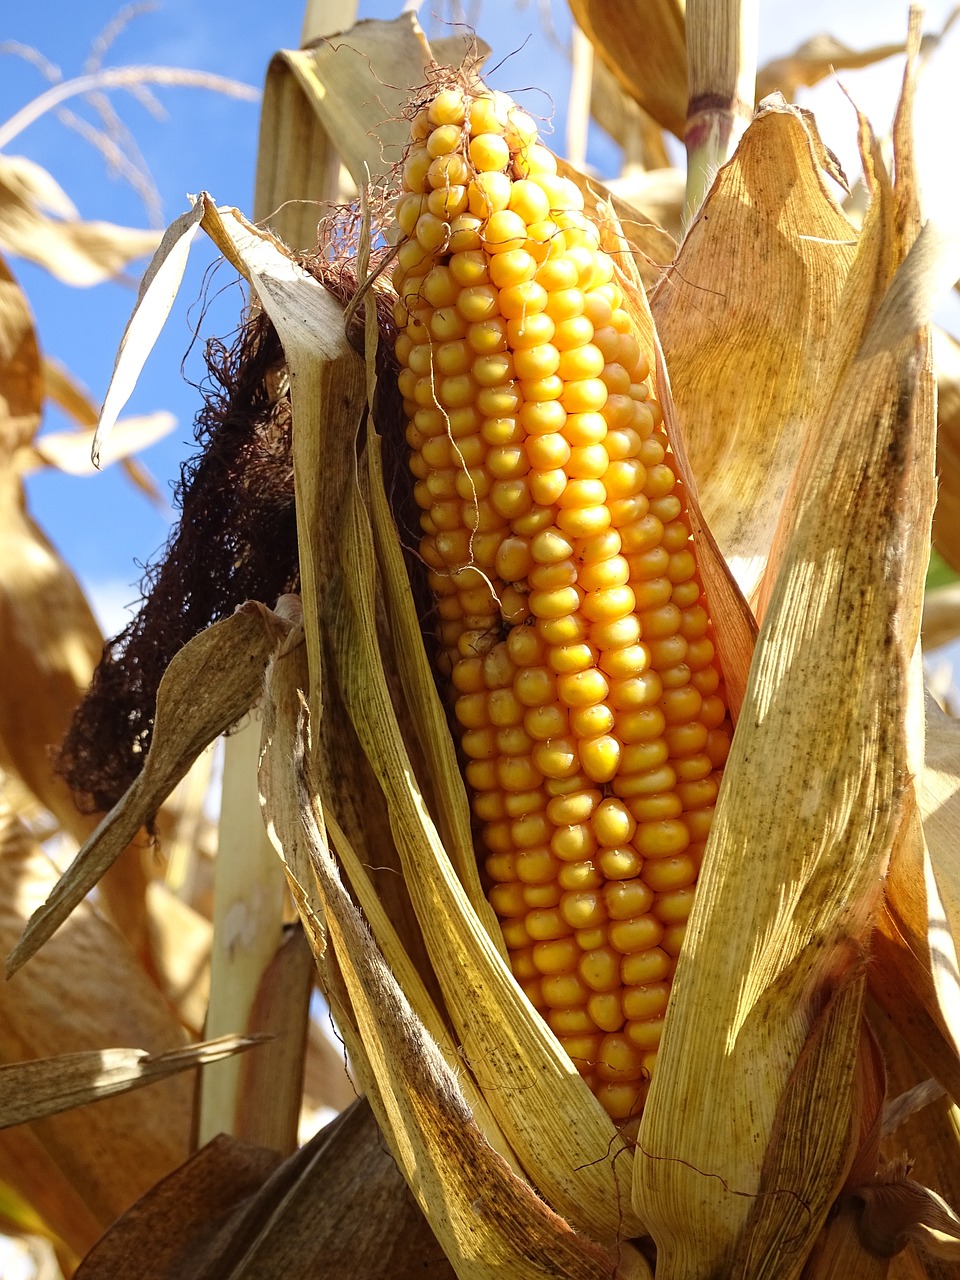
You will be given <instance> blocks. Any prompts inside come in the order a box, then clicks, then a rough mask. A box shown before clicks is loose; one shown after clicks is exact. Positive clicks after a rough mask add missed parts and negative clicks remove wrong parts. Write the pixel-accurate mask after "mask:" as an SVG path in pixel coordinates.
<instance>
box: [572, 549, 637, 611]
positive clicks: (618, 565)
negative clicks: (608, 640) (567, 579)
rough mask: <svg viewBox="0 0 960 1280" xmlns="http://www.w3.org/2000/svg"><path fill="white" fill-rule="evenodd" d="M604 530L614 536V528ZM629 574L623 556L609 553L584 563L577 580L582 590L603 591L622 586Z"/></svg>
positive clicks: (628, 567)
mask: <svg viewBox="0 0 960 1280" xmlns="http://www.w3.org/2000/svg"><path fill="white" fill-rule="evenodd" d="M606 532H607V533H608V534H613V535H614V537H615V536H616V530H615V529H608V530H606ZM629 576H630V566H629V565H628V564H627V562H626V560H625V559H624V557H623V556H618V555H611V556H610V558H609V559H607V560H596V561H592V562H588V563H586V564H584V565H583V566H582V568H581V570H580V575H579V577H578V579H577V581H578V583H579V585H580V586H581V587H582V588H583V590H584V591H603V590H605V589H607V588H610V587H621V586H623V585H624V584H625V583H626V582H627V580H628V578H629ZM631 607H632V606H631ZM607 620H608V621H609V619H607ZM592 621H597V619H592Z"/></svg>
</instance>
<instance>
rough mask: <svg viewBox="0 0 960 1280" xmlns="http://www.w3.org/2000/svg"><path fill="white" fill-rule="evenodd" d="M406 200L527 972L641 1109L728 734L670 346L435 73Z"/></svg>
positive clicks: (423, 474)
mask: <svg viewBox="0 0 960 1280" xmlns="http://www.w3.org/2000/svg"><path fill="white" fill-rule="evenodd" d="M413 139H414V141H413V145H412V147H411V149H410V151H409V153H408V156H407V159H406V163H405V166H404V194H403V195H402V196H401V197H400V199H399V201H398V204H397V223H398V225H399V228H400V232H401V234H402V237H403V239H402V243H401V244H400V246H399V249H398V253H397V262H396V266H395V269H394V284H395V287H396V290H397V293H398V296H399V299H400V301H399V303H398V305H397V310H396V319H397V324H398V328H399V336H398V339H397V347H396V350H397V356H398V359H399V362H400V364H401V374H400V389H401V392H402V394H403V397H404V404H405V409H406V413H407V419H408V424H409V425H408V431H407V439H408V443H409V444H410V447H411V449H412V457H411V462H410V465H411V470H412V471H413V474H414V476H415V478H416V485H415V490H414V492H415V497H416V500H417V503H418V505H419V507H420V508H421V511H422V513H423V514H422V515H421V519H420V523H421V528H422V531H423V538H422V540H421V543H420V554H421V557H422V559H423V560H424V561H425V563H426V565H427V567H428V577H429V583H430V586H431V588H432V590H433V592H434V597H435V600H436V612H437V623H438V625H437V638H438V644H439V651H440V655H439V666H440V670H441V672H442V674H443V675H444V676H447V677H449V680H450V683H451V685H452V690H451V697H452V699H453V710H454V714H455V717H456V720H457V722H458V724H459V726H460V745H461V748H462V751H463V755H464V757H465V759H466V776H467V781H468V783H469V785H470V789H471V793H472V797H473V813H474V817H475V819H476V822H477V825H478V828H479V832H480V836H481V840H482V845H483V849H484V855H485V864H484V866H485V871H486V874H487V877H488V879H489V884H490V889H489V896H490V901H491V903H492V905H493V907H494V909H495V910H496V912H497V915H498V917H499V918H500V921H501V927H502V930H503V934H504V939H505V942H506V944H507V948H508V951H509V955H510V961H511V966H512V969H513V972H514V975H515V977H516V978H517V981H518V982H519V983H520V984H521V986H522V987H523V989H524V991H525V993H526V995H527V997H528V998H529V1000H530V1002H531V1004H532V1005H533V1006H534V1007H535V1008H536V1009H537V1010H538V1011H539V1012H540V1013H541V1014H542V1015H543V1017H544V1018H545V1019H546V1021H547V1022H548V1024H549V1025H550V1027H551V1028H552V1030H553V1031H554V1033H555V1034H556V1035H557V1037H558V1038H559V1040H560V1042H561V1044H562V1045H563V1046H564V1048H565V1049H566V1051H567V1052H568V1053H569V1055H570V1057H571V1058H572V1059H573V1061H574V1063H575V1064H576V1066H577V1068H578V1069H579V1070H580V1072H581V1074H582V1075H583V1076H584V1078H585V1079H586V1080H587V1082H588V1083H589V1084H590V1086H591V1088H592V1089H593V1091H594V1092H595V1094H596V1095H597V1097H598V1098H599V1099H600V1101H601V1102H602V1103H603V1105H604V1106H605V1107H606V1109H607V1110H608V1111H609V1113H610V1114H611V1115H612V1116H613V1117H614V1118H615V1119H625V1118H627V1117H629V1116H630V1115H632V1114H635V1113H636V1112H637V1111H638V1109H639V1108H640V1106H642V1103H643V1099H644V1097H645V1093H646V1087H647V1082H648V1080H649V1078H650V1072H651V1070H652V1068H653V1065H654V1062H655V1060H656V1054H657V1046H658V1044H659V1040H660V1034H661V1030H662V1026H663V1019H664V1014H665V1012H666V1007H667V1001H668V998H669V992H670V981H671V978H672V975H673V970H674V966H675V962H676V957H677V955H678V953H679V949H680V944H681V942H682V938H683V933H684V928H685V923H686V919H687V915H688V913H689V910H690V905H691V901H692V894H693V890H694V885H695V881H696V878H697V873H698V869H699V865H700V860H701V858H702V854H703V850H704V844H705V841H706V837H707V833H708V830H709V826H710V820H711V816H712V813H713V807H714V802H715V800H716V796H717V790H718V784H719V778H720V770H721V769H722V766H723V763H724V760H725V759H726V753H727V750H728V747H729V733H730V723H729V718H728V715H727V710H726V701H725V697H724V688H723V679H722V674H721V672H720V669H719V665H718V662H717V657H716V653H715V649H714V643H713V639H712V632H711V625H710V620H709V617H708V614H707V610H706V604H705V599H704V596H703V590H702V586H701V582H700V578H699V575H698V572H697V565H696V558H695V554H694V549H693V547H692V544H691V539H690V529H689V523H688V520H687V516H686V505H685V499H684V493H683V490H682V485H681V484H680V482H679V481H678V478H677V474H676V468H675V466H674V465H673V459H672V456H671V453H670V449H669V444H668V442H667V438H666V435H665V432H664V429H663V426H662V422H661V415H660V412H659V406H658V405H657V402H656V400H655V399H653V398H652V395H651V388H650V383H649V373H650V366H649V362H648V359H647V357H646V355H645V353H644V352H642V351H641V349H640V345H639V343H638V341H637V335H636V333H635V331H634V329H633V326H632V323H631V320H630V318H629V316H628V314H627V311H626V310H625V309H624V308H623V307H622V305H621V304H622V302H623V297H622V294H621V291H620V288H619V287H618V285H617V283H616V278H615V269H614V264H613V261H612V259H611V258H610V257H609V256H608V255H607V254H606V253H604V252H602V251H601V250H600V249H599V235H598V232H597V230H596V228H595V227H594V226H593V225H592V224H591V223H590V222H589V221H588V220H587V218H586V217H585V215H584V213H583V199H582V197H581V195H580V192H579V190H578V189H577V187H576V186H575V184H574V183H572V182H570V181H569V180H568V179H565V178H561V177H558V176H557V173H556V164H555V161H554V159H553V157H552V155H551V154H550V153H549V152H548V151H547V150H546V149H545V148H544V147H542V146H541V145H540V144H539V141H538V139H537V130H536V126H535V125H534V123H533V121H532V120H531V119H530V117H529V116H528V115H526V113H524V112H522V111H520V110H519V109H518V108H517V107H516V106H514V105H513V104H512V103H511V102H510V101H509V99H506V98H505V97H504V96H503V95H500V94H496V93H490V92H489V91H486V90H484V89H482V87H478V88H477V91H476V92H470V91H467V90H465V89H464V88H462V87H460V86H451V87H448V88H445V89H442V90H440V91H439V92H438V93H436V94H435V96H434V97H433V98H432V99H431V100H430V101H429V102H428V103H427V104H426V105H425V106H423V107H422V108H421V110H420V111H419V114H418V115H417V116H416V118H415V120H414V122H413Z"/></svg>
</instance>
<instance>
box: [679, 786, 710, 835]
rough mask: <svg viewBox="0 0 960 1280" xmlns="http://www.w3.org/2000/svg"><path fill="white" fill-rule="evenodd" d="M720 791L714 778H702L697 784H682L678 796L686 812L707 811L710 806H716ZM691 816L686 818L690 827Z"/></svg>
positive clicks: (688, 814)
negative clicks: (694, 810)
mask: <svg viewBox="0 0 960 1280" xmlns="http://www.w3.org/2000/svg"><path fill="white" fill-rule="evenodd" d="M718 791H719V787H718V785H717V782H716V779H714V778H700V779H699V780H698V781H696V782H681V783H678V785H677V795H678V796H679V798H680V800H681V803H682V804H683V807H684V810H693V809H705V808H707V806H708V805H712V804H715V803H716V800H717V792H718ZM691 816H692V815H691V814H690V813H687V814H686V817H685V821H687V826H688V827H689V825H690V823H689V818H690V817H691Z"/></svg>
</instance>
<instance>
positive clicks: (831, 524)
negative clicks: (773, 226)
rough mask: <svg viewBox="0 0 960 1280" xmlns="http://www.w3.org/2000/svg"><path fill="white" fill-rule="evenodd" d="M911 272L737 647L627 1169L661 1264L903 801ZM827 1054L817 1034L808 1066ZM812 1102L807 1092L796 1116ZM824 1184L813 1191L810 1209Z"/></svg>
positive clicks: (928, 503)
mask: <svg viewBox="0 0 960 1280" xmlns="http://www.w3.org/2000/svg"><path fill="white" fill-rule="evenodd" d="M926 285H927V264H926V262H925V255H924V253H923V251H922V249H921V250H920V251H919V252H916V253H911V254H910V255H909V256H908V258H907V260H906V262H905V263H904V265H903V267H902V268H901V273H900V274H899V275H898V277H895V280H894V285H893V287H892V288H891V290H890V293H889V295H888V297H887V299H886V300H885V302H884V303H883V304H882V305H881V307H880V310H879V312H878V313H877V316H876V320H875V322H874V325H873V326H872V328H871V330H870V332H869V333H868V335H867V337H866V339H865V341H864V343H863V345H862V347H861V350H860V352H859V354H858V356H857V358H856V359H855V360H854V361H853V363H852V365H851V366H850V368H849V369H848V371H847V373H846V375H845V377H844V379H843V381H842V383H841V386H840V388H839V391H838V394H837V396H836V398H835V400H834V401H833V403H831V404H830V405H829V406H820V412H821V413H823V414H826V415H828V417H827V418H825V420H828V421H829V431H827V430H821V431H820V432H819V440H820V442H821V448H820V450H819V452H818V453H817V454H815V455H813V454H811V455H810V456H809V457H808V459H807V461H808V464H809V469H808V470H807V471H806V473H805V484H804V486H803V489H802V499H801V501H800V502H799V503H798V504H797V507H798V510H797V522H796V524H795V526H794V528H793V531H792V533H791V535H790V537H789V540H788V541H787V543H786V550H785V552H784V556H783V559H782V561H781V564H780V571H779V574H778V577H777V580H776V585H775V587H774V593H773V599H772V602H771V604H770V608H769V610H768V612H767V614H766V617H765V620H764V623H763V625H762V627H761V630H760V635H759V638H758V641H757V649H756V653H755V657H754V663H753V666H752V668H751V676H750V682H749V684H748V689H747V696H746V698H745V700H744V704H743V709H742V712H741V716H740V720H739V722H738V727H737V733H736V734H735V735H734V742H733V748H732V750H731V754H730V758H729V761H728V763H727V767H726V770H725V773H724V781H723V784H722V787H721V792H720V797H719V801H718V804H717V811H716V816H715V820H714V825H713V829H712V831H711V835H710V840H709V842H708V846H707V852H706V856H705V859H704V865H703V871H702V874H701V878H700V881H699V884H698V891H697V897H696V900H695V902H694V906H693V910H692V912H691V916H690V921H689V925H688V932H687V940H686V944H685V948H684V950H683V952H682V953H681V956H680V960H679V963H678V968H677V975H676V979H675V984H674V988H673V994H672V997H671V1004H670V1010H669V1013H668V1017H667V1023H666V1028H665V1033H664V1039H663V1043H662V1046H661V1049H660V1054H659V1058H658V1069H657V1072H656V1074H655V1075H654V1079H653V1083H652V1089H651V1094H650V1099H649V1101H648V1103H647V1109H646V1111H645V1113H644V1117H643V1121H642V1123H641V1128H640V1138H639V1144H640V1145H639V1147H638V1152H637V1156H636V1160H635V1165H634V1170H635V1175H636V1182H635V1195H636V1197H637V1205H638V1210H639V1211H640V1212H641V1213H642V1214H643V1216H644V1218H645V1220H647V1221H648V1223H649V1225H650V1227H651V1231H652V1233H653V1235H654V1238H655V1239H656V1241H657V1245H658V1251H659V1253H658V1270H659V1269H660V1268H661V1267H662V1268H663V1275H664V1276H665V1277H668V1278H669V1277H673V1276H680V1275H684V1276H689V1275H694V1274H707V1273H709V1271H710V1270H711V1269H712V1268H713V1269H715V1268H721V1267H723V1266H724V1265H725V1264H726V1262H727V1260H728V1259H729V1258H730V1256H731V1251H732V1250H733V1248H734V1247H735V1244H736V1241H737V1238H738V1236H739V1235H740V1232H741V1230H742V1227H743V1224H744V1221H745V1219H746V1216H747V1213H748V1212H749V1207H750V1193H751V1192H753V1191H755V1190H756V1189H757V1187H758V1185H759V1178H760V1169H761V1163H760V1158H761V1157H762V1153H763V1151H764V1150H765V1149H766V1148H767V1145H768V1142H769V1140H770V1135H771V1132H772V1127H773V1124H774V1119H775V1115H776V1110H777V1106H778V1104H779V1100H780V1098H781V1096H782V1094H783V1090H784V1087H785V1085H786V1082H787V1079H788V1078H789V1075H790V1072H791V1071H792V1070H793V1068H794V1065H795V1063H796V1062H797V1060H798V1058H799V1056H800V1053H801V1052H802V1049H803V1045H804V1043H805V1040H806V1037H807V1034H808V1031H809V1028H810V1025H811V1022H812V1019H813V1017H814V1016H815V1014H816V1011H817V1008H818V1005H819V1002H820V1001H821V1000H822V999H823V996H824V995H825V994H826V993H827V992H828V991H829V990H830V988H831V986H832V985H833V984H835V983H836V982H837V981H838V980H839V979H840V978H842V976H843V975H844V974H845V973H846V972H847V971H848V970H849V969H850V968H851V966H852V965H854V964H855V963H856V962H857V961H858V959H859V958H860V957H861V956H862V955H863V952H864V949H865V947H866V944H867V939H868V937H869V934H870V931H871V929H872V926H873V924H874V922H875V919H876V916H877V913H878V910H879V908H880V905H881V904H880V895H879V890H880V886H881V885H882V877H883V874H884V871H885V870H886V867H887V862H888V859H889V856H890V849H891V847H892V845H893V842H894V838H895V836H896V833H897V831H898V828H899V826H900V824H901V822H902V821H903V819H904V817H905V816H906V814H907V813H908V811H909V801H910V799H911V793H910V791H909V778H910V774H911V771H912V769H913V768H915V767H916V764H917V762H916V758H915V757H916V754H917V752H916V729H917V724H916V719H915V717H916V715H917V713H918V697H919V694H920V690H919V688H918V676H919V672H918V670H917V668H916V667H915V666H914V662H913V659H914V652H915V646H916V642H917V637H918V633H919V611H920V609H919V606H920V598H921V595H922V587H923V579H924V572H925V569H926V562H927V557H928V543H927V538H926V531H927V530H928V529H929V521H930V517H931V514H932V509H933V499H934V466H933V422H932V414H930V413H928V412H925V410H926V408H927V407H928V402H927V400H926V398H925V396H924V394H923V387H924V379H925V377H926V376H927V373H928V366H927V363H926V360H925V343H924V340H923V334H922V333H918V332H917V331H916V329H915V321H916V315H915V313H914V311H913V309H912V307H911V306H907V307H903V306H901V301H900V300H901V294H902V290H903V289H904V288H906V289H907V290H908V291H910V290H911V289H913V290H915V291H916V293H917V294H920V295H923V294H924V293H925V292H926ZM920 714H922V712H921V713H920ZM704 957H709V962H708V963H707V962H705V960H704ZM729 974H737V975H739V978H738V980H737V981H736V982H735V983H731V982H730V981H729V978H728V976H727V975H729ZM856 1033H857V1028H856V1024H855V1023H854V1026H853V1028H852V1029H851V1030H850V1031H849V1032H848V1034H850V1035H853V1036H855V1035H856ZM849 1051H850V1050H849V1046H847V1045H845V1044H844V1043H843V1041H842V1038H841V1039H840V1040H838V1044H837V1047H836V1052H835V1054H834V1055H833V1066H832V1068H831V1075H830V1076H828V1077H827V1079H830V1080H835V1081H836V1082H837V1083H839V1081H840V1080H841V1079H842V1072H841V1071H840V1065H841V1063H842V1061H843V1059H844V1055H845V1054H846V1053H848V1052H849ZM705 1055H709V1056H708V1057H707V1056H705ZM708 1062H709V1066H708V1065H707V1063H708ZM830 1110H832V1104H828V1099H827V1098H826V1097H825V1096H821V1097H820V1098H819V1100H818V1102H817V1105H816V1106H814V1105H811V1107H810V1110H809V1114H808V1123H809V1124H810V1125H811V1126H813V1127H817V1126H818V1125H820V1124H821V1123H822V1120H821V1116H823V1117H825V1116H826V1114H827V1112H828V1111H830ZM679 1117H682V1125H680V1124H679V1123H678V1118H679ZM701 1170H702V1171H704V1172H707V1173H709V1174H711V1175H713V1176H711V1177H707V1178H704V1177H703V1176H702V1175H701V1173H700V1172H699V1171H701ZM744 1193H747V1195H746V1198H744ZM832 1193H833V1187H832V1186H830V1185H827V1184H826V1181H825V1182H824V1183H821V1184H818V1186H817V1188H816V1194H817V1199H816V1202H813V1203H811V1202H810V1197H808V1203H809V1204H810V1210H811V1212H812V1213H814V1214H816V1213H818V1212H819V1211H820V1210H821V1208H822V1207H823V1204H824V1202H826V1203H827V1204H829V1203H830V1200H831V1198H832ZM679 1206H683V1207H684V1211H683V1212H678V1209H679ZM691 1207H692V1211H691Z"/></svg>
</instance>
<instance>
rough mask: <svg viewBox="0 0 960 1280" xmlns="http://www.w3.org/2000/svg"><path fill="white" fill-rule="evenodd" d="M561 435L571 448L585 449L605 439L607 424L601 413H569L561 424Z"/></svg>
mask: <svg viewBox="0 0 960 1280" xmlns="http://www.w3.org/2000/svg"><path fill="white" fill-rule="evenodd" d="M562 407H563V406H562V405H561V408H562ZM564 413H566V410H565V409H564ZM563 434H564V436H565V437H566V440H567V443H568V444H570V445H571V446H572V447H573V448H585V447H586V446H587V445H591V444H598V443H599V442H600V441H601V440H604V439H605V438H606V435H607V424H606V423H605V422H604V420H603V414H602V413H570V414H567V416H566V421H565V422H564V423H563Z"/></svg>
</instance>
